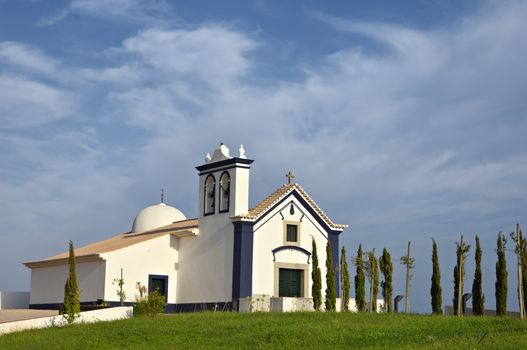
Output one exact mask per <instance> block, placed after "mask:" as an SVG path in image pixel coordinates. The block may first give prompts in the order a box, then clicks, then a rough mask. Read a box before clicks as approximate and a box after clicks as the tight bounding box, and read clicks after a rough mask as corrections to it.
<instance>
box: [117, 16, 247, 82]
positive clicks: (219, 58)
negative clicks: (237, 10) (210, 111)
mask: <svg viewBox="0 0 527 350" xmlns="http://www.w3.org/2000/svg"><path fill="white" fill-rule="evenodd" d="M123 47H124V50H126V51H128V52H130V53H133V54H136V55H138V56H139V57H140V58H141V59H142V62H143V63H145V64H147V65H149V66H151V67H152V68H154V69H155V70H157V71H158V72H160V73H161V74H166V72H168V73H172V74H175V75H180V74H184V75H186V76H195V77H198V78H200V79H201V80H202V81H204V82H206V83H209V84H211V85H213V86H216V87H220V88H226V87H227V86H224V85H225V84H229V83H230V82H231V81H232V80H233V79H236V78H239V77H240V76H242V75H243V74H246V73H247V72H248V70H249V68H250V62H249V60H248V59H247V57H246V55H247V53H248V52H250V51H252V50H254V49H255V48H256V47H257V44H256V42H255V41H254V40H252V39H250V38H248V37H247V36H245V35H243V34H241V33H239V32H237V31H234V30H230V29H228V28H224V27H219V26H214V27H210V26H209V27H201V28H198V29H196V30H160V29H149V30H145V31H143V32H141V33H139V35H137V36H136V37H133V38H130V39H127V40H126V41H125V42H124V44H123ZM169 78H171V79H174V78H175V76H174V75H170V76H169Z"/></svg>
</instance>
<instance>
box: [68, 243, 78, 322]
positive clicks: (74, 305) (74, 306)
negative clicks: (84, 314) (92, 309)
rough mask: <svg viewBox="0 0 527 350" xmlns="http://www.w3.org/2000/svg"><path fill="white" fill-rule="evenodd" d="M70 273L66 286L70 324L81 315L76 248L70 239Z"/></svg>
mask: <svg viewBox="0 0 527 350" xmlns="http://www.w3.org/2000/svg"><path fill="white" fill-rule="evenodd" d="M68 263H69V273H68V278H67V279H66V284H65V286H64V318H65V319H66V321H68V323H69V324H71V323H73V321H75V319H76V318H77V317H79V315H80V311H81V308H80V301H79V287H78V286H77V271H76V269H75V250H74V248H73V242H72V241H70V248H69V259H68Z"/></svg>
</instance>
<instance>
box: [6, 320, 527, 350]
mask: <svg viewBox="0 0 527 350" xmlns="http://www.w3.org/2000/svg"><path fill="white" fill-rule="evenodd" d="M115 348H126V349H144V348H152V349H153V348H158V349H176V348H177V349H186V348H245V349H247V348H250V349H255V348H256V349H258V348H261V349H292V348H319V349H330V348H368V349H424V348H428V349H438V348H439V349H445V348H448V349H521V348H524V349H525V348H527V321H524V322H522V321H520V320H519V319H515V318H496V317H478V318H476V317H465V318H462V319H457V318H454V317H435V316H423V315H409V316H405V315H395V316H394V315H370V314H351V313H343V314H340V313H338V314H335V313H333V314H329V313H288V314H279V313H256V314H238V313H189V314H173V315H160V316H158V317H156V318H134V319H129V320H121V321H115V322H101V323H96V324H84V325H75V326H68V327H64V328H48V329H41V330H33V331H26V332H21V333H12V334H8V335H4V336H0V349H115Z"/></svg>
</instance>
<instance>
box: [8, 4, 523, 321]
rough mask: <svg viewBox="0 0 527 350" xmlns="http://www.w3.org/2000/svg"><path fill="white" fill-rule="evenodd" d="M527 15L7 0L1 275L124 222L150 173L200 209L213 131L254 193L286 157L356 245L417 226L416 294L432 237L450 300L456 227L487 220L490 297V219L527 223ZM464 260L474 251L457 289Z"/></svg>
mask: <svg viewBox="0 0 527 350" xmlns="http://www.w3.org/2000/svg"><path fill="white" fill-rule="evenodd" d="M525 18H527V4H526V3H525V2H523V1H463V2H460V1H432V0H430V1H425V0H415V1H397V2H394V1H342V2H329V1H328V2H320V1H287V2H282V1H275V2H271V1H263V0H262V1H239V2H234V1H229V2H224V3H221V5H220V4H219V3H218V2H216V1H193V2H192V3H191V4H190V3H189V2H183V1H181V2H178V1H174V2H171V1H143V0H113V1H109V0H90V1H87V0H73V1H54V2H49V1H37V0H32V1H30V0H27V1H7V0H0V164H1V166H0V198H1V201H0V213H1V214H0V222H2V227H3V229H2V234H1V235H0V247H1V249H2V252H1V254H0V289H2V290H6V289H7V290H27V289H28V288H29V280H30V276H29V273H28V271H27V270H26V269H25V267H23V266H22V265H21V263H22V262H23V261H28V260H35V259H40V258H44V257H47V256H50V255H53V254H55V253H57V252H60V251H64V250H66V248H67V242H68V240H69V239H73V240H74V242H75V244H76V245H77V246H80V245H84V244H87V243H90V242H93V241H97V240H100V239H102V238H105V237H108V236H111V235H113V234H116V233H119V232H124V231H127V230H128V229H129V227H130V226H131V224H132V221H133V218H134V216H135V214H136V213H137V212H138V211H139V210H140V209H141V208H143V207H145V206H147V205H150V204H153V203H156V202H157V201H158V200H159V192H160V189H161V188H164V189H165V193H166V197H165V198H166V199H167V202H168V203H170V204H171V205H174V206H176V207H178V208H179V209H181V210H182V211H183V212H184V213H185V214H186V215H187V217H191V216H195V215H196V207H197V203H196V193H197V190H198V189H197V175H196V171H195V169H194V166H196V165H199V164H201V162H202V160H203V157H204V155H205V154H206V153H207V152H211V151H213V149H214V148H215V147H216V145H217V144H218V143H219V142H224V143H226V144H227V145H228V146H230V148H231V150H232V151H234V150H237V148H238V146H239V144H244V146H245V149H246V151H247V155H248V156H249V157H250V158H253V159H255V163H254V165H253V170H252V174H251V204H256V203H257V202H258V201H259V200H261V199H263V198H264V197H265V196H266V195H267V194H269V193H270V192H272V191H273V190H274V189H276V188H277V187H279V186H280V185H281V184H283V183H284V181H285V176H284V175H285V173H286V172H287V171H288V170H292V171H293V172H295V174H296V175H297V178H296V180H297V181H298V183H300V184H301V185H302V186H303V187H304V188H305V189H306V190H307V191H308V193H310V194H311V195H312V197H313V198H314V199H315V200H316V201H317V203H318V204H319V205H320V206H321V207H322V208H323V209H324V210H325V211H326V212H327V213H328V214H329V215H330V217H332V218H333V219H334V221H335V222H338V223H347V224H349V225H350V229H349V230H348V231H347V232H346V233H344V235H343V237H342V242H343V243H344V244H345V245H346V247H347V249H348V251H350V250H351V251H352V252H356V250H357V247H358V244H359V243H362V244H363V246H364V247H365V248H366V250H370V249H371V248H374V247H375V248H377V249H376V250H377V251H380V250H381V249H382V247H387V248H388V249H389V250H390V251H391V253H392V257H394V258H398V257H400V256H401V255H403V254H404V249H405V246H406V242H407V241H408V240H411V241H412V243H413V246H414V250H415V254H416V259H417V262H416V268H415V272H414V278H413V282H412V290H411V305H412V307H413V309H414V310H416V311H421V312H426V311H428V310H430V306H429V304H430V303H429V281H430V274H431V263H430V256H431V240H430V238H432V237H434V238H435V239H436V240H437V241H438V245H439V257H440V262H441V267H442V284H443V300H444V303H445V304H451V299H452V290H453V284H452V269H453V264H454V261H455V260H454V251H455V246H454V242H455V241H456V240H458V239H459V235H460V234H464V235H465V237H466V238H468V239H469V240H471V241H473V236H474V234H479V235H480V237H481V239H482V244H483V248H484V255H483V263H484V276H483V277H484V287H485V293H486V302H487V307H489V308H493V307H494V289H493V283H494V273H495V272H494V263H495V253H494V247H495V242H496V236H497V233H498V231H500V230H502V231H504V232H506V233H508V232H510V231H511V230H513V229H514V227H515V224H516V222H520V223H523V224H524V225H525V224H527V220H526V219H527V214H526V210H525V208H526V207H527V182H526V181H525V179H526V177H527V147H526V146H525V141H524V140H525V135H526V134H527V118H526V112H527V102H526V99H525V91H527V70H526V69H525V62H527V45H526V44H525V32H526V30H527V21H525ZM509 245H510V243H509ZM348 254H349V253H348ZM508 258H509V269H510V271H509V272H510V274H509V275H510V278H509V291H510V292H509V294H510V298H509V307H510V308H511V309H514V308H517V306H516V303H515V299H516V298H515V295H514V294H515V292H514V291H515V289H516V281H515V280H514V277H513V276H514V273H513V270H512V268H513V261H514V260H513V258H514V257H513V253H512V252H509V256H508ZM395 274H396V275H395V292H396V293H402V292H403V291H404V280H403V278H404V275H403V267H402V266H401V265H396V266H395ZM472 274H473V254H472V255H471V257H470V258H469V262H468V265H467V282H466V284H465V285H466V289H467V291H468V290H469V289H470V286H471V283H472Z"/></svg>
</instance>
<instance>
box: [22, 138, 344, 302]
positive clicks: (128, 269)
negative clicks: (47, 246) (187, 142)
mask: <svg viewBox="0 0 527 350" xmlns="http://www.w3.org/2000/svg"><path fill="white" fill-rule="evenodd" d="M252 162H253V160H250V159H247V158H246V156H245V151H244V149H243V146H242V147H240V150H239V155H238V156H237V157H231V156H230V155H229V149H228V148H227V147H226V146H225V145H223V144H220V146H219V147H218V148H217V149H216V150H215V151H214V154H213V156H212V157H210V156H209V155H208V154H207V157H206V158H205V164H203V165H200V166H198V167H196V169H197V170H198V177H199V197H198V201H197V202H198V213H197V217H196V218H191V219H188V218H187V217H186V216H185V215H184V214H183V213H182V212H181V211H179V210H178V209H176V208H174V207H171V206H169V205H166V204H165V203H163V202H162V203H159V204H157V205H152V206H149V207H147V208H145V209H143V210H141V211H140V212H139V214H137V216H136V217H135V220H134V221H133V225H132V229H131V231H128V232H125V233H121V234H118V235H116V236H113V237H110V238H108V239H106V240H103V241H100V242H95V243H93V244H89V245H87V246H84V247H80V248H76V249H75V255H76V266H77V278H78V284H79V290H80V299H81V303H82V304H96V303H100V302H102V301H106V302H108V303H110V304H113V305H114V304H118V303H119V296H118V295H117V292H116V291H117V289H118V286H117V284H116V283H115V279H117V278H120V276H121V271H122V274H123V280H124V286H123V288H124V291H125V293H126V304H131V303H133V302H134V301H135V300H136V296H137V295H139V291H138V287H139V286H144V287H146V288H147V290H148V291H152V290H154V289H158V290H159V292H160V293H161V294H163V295H164V296H165V298H166V302H167V307H166V310H167V311H169V312H177V311H195V310H204V309H216V310H239V311H251V310H252V311H254V310H262V311H268V310H278V311H290V310H302V309H305V310H308V309H311V310H312V299H311V286H312V281H311V272H312V261H311V251H312V240H313V239H314V240H315V242H316V244H317V248H318V257H319V262H320V263H319V265H320V266H319V267H320V269H321V271H322V291H324V290H325V289H326V286H325V275H326V269H325V261H326V249H325V248H326V244H327V242H328V240H329V241H330V242H331V246H332V258H333V268H334V270H335V272H336V273H335V275H336V276H339V273H338V271H339V237H340V234H341V233H342V232H343V230H344V229H346V228H347V225H339V224H335V223H333V222H332V221H331V219H330V218H329V217H327V216H326V214H324V212H323V211H322V210H321V209H320V208H319V207H318V206H317V204H316V203H315V202H314V201H313V199H311V197H310V196H309V195H308V194H307V193H306V192H305V191H304V190H303V189H302V187H300V185H298V184H295V183H291V174H289V178H288V183H287V184H285V185H283V186H282V187H280V188H278V189H277V190H276V191H274V192H273V193H271V194H270V195H269V196H268V197H266V198H265V199H263V200H262V201H261V202H260V203H258V204H257V205H256V206H255V207H254V208H249V173H250V166H251V163H252ZM24 264H25V266H27V267H28V268H29V269H31V292H30V308H36V309H49V308H58V307H59V305H60V304H61V303H62V302H63V296H64V284H65V281H66V278H67V274H68V252H64V253H61V254H58V255H55V256H52V257H49V258H46V259H43V260H39V261H31V262H26V263H24ZM336 284H337V297H338V296H339V294H340V288H339V279H338V277H337V281H336ZM350 306H351V305H350Z"/></svg>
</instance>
